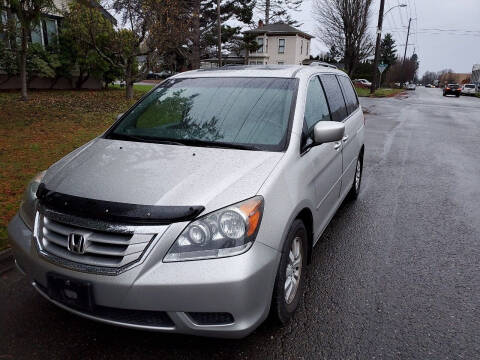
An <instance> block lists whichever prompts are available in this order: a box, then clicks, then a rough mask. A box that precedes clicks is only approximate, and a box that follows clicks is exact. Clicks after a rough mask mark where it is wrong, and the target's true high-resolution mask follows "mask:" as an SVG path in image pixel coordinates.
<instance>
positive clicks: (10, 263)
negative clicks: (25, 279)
mask: <svg viewBox="0 0 480 360" xmlns="http://www.w3.org/2000/svg"><path fill="white" fill-rule="evenodd" d="M14 266H15V262H14V259H13V253H12V249H10V248H8V249H5V250H2V251H0V274H3V273H4V272H7V271H9V270H11V269H13V267H14Z"/></svg>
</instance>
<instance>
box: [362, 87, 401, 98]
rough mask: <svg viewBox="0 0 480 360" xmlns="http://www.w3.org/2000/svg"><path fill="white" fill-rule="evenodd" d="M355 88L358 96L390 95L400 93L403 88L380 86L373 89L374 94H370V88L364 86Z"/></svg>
mask: <svg viewBox="0 0 480 360" xmlns="http://www.w3.org/2000/svg"><path fill="white" fill-rule="evenodd" d="M355 89H356V90H357V94H358V96H360V97H380V98H382V97H391V96H395V95H398V94H400V93H401V92H403V91H404V90H403V89H387V88H380V89H377V90H375V94H374V95H371V94H370V89H365V88H359V87H357V88H355Z"/></svg>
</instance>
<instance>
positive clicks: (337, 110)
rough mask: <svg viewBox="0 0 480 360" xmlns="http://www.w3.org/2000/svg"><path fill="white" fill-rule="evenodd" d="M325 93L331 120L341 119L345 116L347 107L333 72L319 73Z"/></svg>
mask: <svg viewBox="0 0 480 360" xmlns="http://www.w3.org/2000/svg"><path fill="white" fill-rule="evenodd" d="M320 79H321V80H322V84H323V88H324V89H325V93H326V95H327V99H328V104H329V105H330V112H331V113H332V120H333V121H343V119H345V118H346V117H347V107H346V106H345V100H344V99H343V94H342V90H341V89H340V85H339V83H338V80H337V77H336V76H335V75H333V74H328V75H320Z"/></svg>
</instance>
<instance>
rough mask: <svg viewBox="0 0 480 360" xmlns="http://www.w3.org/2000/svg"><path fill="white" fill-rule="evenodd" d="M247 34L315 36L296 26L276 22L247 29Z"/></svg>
mask: <svg viewBox="0 0 480 360" xmlns="http://www.w3.org/2000/svg"><path fill="white" fill-rule="evenodd" d="M245 33H247V34H267V35H300V36H303V37H305V38H307V39H312V38H314V36H312V35H310V34H307V33H306V32H303V31H301V30H298V29H296V28H294V27H293V26H290V25H288V24H285V23H281V22H279V23H275V24H268V25H263V26H261V27H258V28H256V29H253V30H248V31H245Z"/></svg>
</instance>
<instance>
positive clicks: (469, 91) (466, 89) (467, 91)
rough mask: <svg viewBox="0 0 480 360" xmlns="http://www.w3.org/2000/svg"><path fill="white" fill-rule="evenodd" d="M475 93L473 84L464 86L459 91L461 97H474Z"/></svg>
mask: <svg viewBox="0 0 480 360" xmlns="http://www.w3.org/2000/svg"><path fill="white" fill-rule="evenodd" d="M476 92H477V88H476V86H475V84H464V85H463V86H462V89H461V91H460V93H461V94H462V95H475V94H476Z"/></svg>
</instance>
